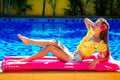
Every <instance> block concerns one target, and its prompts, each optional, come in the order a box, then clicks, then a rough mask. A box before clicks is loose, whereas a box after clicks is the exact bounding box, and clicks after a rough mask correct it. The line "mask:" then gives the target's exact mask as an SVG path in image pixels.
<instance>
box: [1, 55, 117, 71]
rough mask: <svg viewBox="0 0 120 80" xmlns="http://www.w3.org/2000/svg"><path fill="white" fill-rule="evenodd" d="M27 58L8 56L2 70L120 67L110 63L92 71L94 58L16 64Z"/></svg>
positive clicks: (100, 65)
mask: <svg viewBox="0 0 120 80" xmlns="http://www.w3.org/2000/svg"><path fill="white" fill-rule="evenodd" d="M23 58H25V57H18V56H17V57H16V56H8V57H5V58H4V60H3V62H2V70H3V71H4V72H5V71H31V70H94V71H117V70H119V66H118V65H117V64H113V63H110V62H108V61H104V62H100V63H97V65H96V67H95V68H94V69H90V68H89V65H90V62H91V61H92V60H93V59H94V57H90V58H87V59H84V60H83V62H81V63H65V62H61V61H60V60H59V59H57V58H56V57H44V58H41V59H35V60H32V61H30V62H15V60H20V59H23Z"/></svg>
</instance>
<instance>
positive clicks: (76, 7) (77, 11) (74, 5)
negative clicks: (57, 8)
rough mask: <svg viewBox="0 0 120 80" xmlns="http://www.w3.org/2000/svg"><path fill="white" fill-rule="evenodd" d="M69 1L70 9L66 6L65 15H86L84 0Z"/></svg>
mask: <svg viewBox="0 0 120 80" xmlns="http://www.w3.org/2000/svg"><path fill="white" fill-rule="evenodd" d="M69 2H70V4H69V5H68V9H66V8H64V13H65V15H69V16H77V15H85V10H84V3H83V1H82V0H69Z"/></svg>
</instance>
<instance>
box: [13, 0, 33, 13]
mask: <svg viewBox="0 0 120 80" xmlns="http://www.w3.org/2000/svg"><path fill="white" fill-rule="evenodd" d="M27 2H28V0H12V1H11V6H12V8H13V9H15V10H16V11H17V14H20V15H21V14H26V11H27V10H32V6H33V5H31V4H27Z"/></svg>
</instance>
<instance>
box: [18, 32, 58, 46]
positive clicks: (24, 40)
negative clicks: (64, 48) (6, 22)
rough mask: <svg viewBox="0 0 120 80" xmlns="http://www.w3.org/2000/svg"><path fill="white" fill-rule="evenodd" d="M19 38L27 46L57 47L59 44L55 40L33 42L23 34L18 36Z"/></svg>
mask: <svg viewBox="0 0 120 80" xmlns="http://www.w3.org/2000/svg"><path fill="white" fill-rule="evenodd" d="M18 38H19V39H21V40H22V41H23V43H24V44H25V45H28V44H34V45H38V46H47V45H54V46H57V42H56V41H55V40H33V39H29V38H27V37H24V36H22V35H21V34H18Z"/></svg>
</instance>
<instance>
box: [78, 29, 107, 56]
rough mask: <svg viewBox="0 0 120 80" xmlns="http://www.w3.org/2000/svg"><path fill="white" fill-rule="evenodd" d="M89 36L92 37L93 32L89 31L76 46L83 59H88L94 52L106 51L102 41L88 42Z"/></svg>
mask: <svg viewBox="0 0 120 80" xmlns="http://www.w3.org/2000/svg"><path fill="white" fill-rule="evenodd" d="M91 35H93V31H92V30H91V29H89V31H88V32H87V34H86V36H85V37H84V38H83V40H82V41H81V42H80V44H79V45H78V46H77V49H78V50H80V51H81V53H82V54H83V55H84V56H85V57H89V56H90V55H92V54H93V53H94V52H95V51H96V50H98V51H99V52H105V51H106V50H107V45H106V44H105V43H104V41H103V40H101V41H100V42H93V41H89V38H90V37H91Z"/></svg>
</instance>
